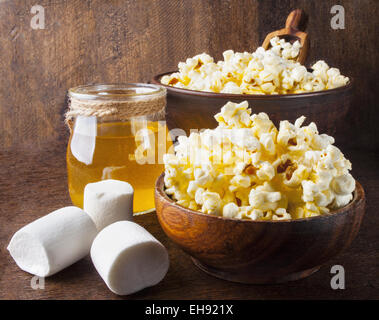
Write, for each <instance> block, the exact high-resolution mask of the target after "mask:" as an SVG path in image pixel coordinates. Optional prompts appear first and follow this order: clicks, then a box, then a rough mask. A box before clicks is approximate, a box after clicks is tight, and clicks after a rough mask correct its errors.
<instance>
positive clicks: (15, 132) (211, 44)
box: [0, 0, 379, 150]
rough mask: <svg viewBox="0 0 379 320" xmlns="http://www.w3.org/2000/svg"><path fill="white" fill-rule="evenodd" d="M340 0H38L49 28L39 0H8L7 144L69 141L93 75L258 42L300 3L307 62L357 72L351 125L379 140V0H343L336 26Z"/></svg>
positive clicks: (3, 80) (1, 31) (2, 126)
mask: <svg viewBox="0 0 379 320" xmlns="http://www.w3.org/2000/svg"><path fill="white" fill-rule="evenodd" d="M336 2H337V1H335V0H327V1H322V2H320V1H309V0H299V1H296V0H281V1H273V0H272V1H253V0H243V1H232V0H230V1H226V0H225V1H213V0H186V1H167V0H155V1H153V0H140V1H116V0H113V1H102V0H97V1H96V0H93V1H91V0H87V1H83V0H66V1H63V0H61V1H59V0H55V1H46V0H41V1H37V3H38V4H39V5H42V6H43V7H44V8H45V17H46V25H45V29H44V30H33V29H32V28H31V26H30V21H31V18H32V16H33V14H32V13H31V12H30V9H31V7H32V6H33V5H35V4H36V1H29V0H27V1H19V0H16V1H0V43H1V45H0V130H1V135H0V150H9V149H14V148H16V149H19V148H32V149H36V148H37V149H38V148H43V149H45V148H50V147H51V145H57V144H61V145H62V146H63V145H64V144H65V143H66V139H67V131H66V130H65V128H64V125H63V121H62V119H63V117H62V115H63V113H64V110H65V107H66V106H65V95H66V91H67V89H68V88H70V87H72V86H76V85H80V84H85V83H95V82H130V81H149V80H150V79H151V77H152V76H153V75H154V74H157V73H160V72H164V71H168V70H173V69H175V68H176V65H177V63H178V62H179V61H182V60H183V59H185V58H187V57H189V56H193V55H195V54H197V53H200V52H208V53H210V54H211V55H214V56H216V57H218V58H220V57H221V53H222V52H223V51H224V50H226V49H230V48H233V49H234V50H236V51H243V50H254V49H255V48H256V47H257V46H258V45H260V44H261V43H262V41H263V39H264V36H265V35H266V34H267V33H268V32H270V31H272V30H275V29H278V28H280V27H282V26H283V25H284V22H285V18H286V15H287V14H288V13H289V12H290V10H292V9H294V8H303V9H304V10H305V11H306V12H307V13H308V14H309V16H310V17H309V23H308V31H309V34H310V38H311V50H310V55H309V59H308V62H309V63H311V62H313V61H315V60H317V59H319V58H320V59H321V58H322V59H325V60H326V61H327V62H328V63H330V64H331V65H333V66H338V67H339V68H340V69H341V70H342V71H343V73H344V74H347V75H349V76H352V77H354V78H355V90H356V103H355V107H354V110H353V112H352V113H351V117H350V121H349V123H347V128H351V131H354V132H359V134H356V135H355V136H354V139H352V144H353V145H355V146H364V147H369V148H376V147H378V146H379V140H378V139H372V137H377V136H378V135H379V126H378V125H377V119H378V117H379V109H378V108H377V106H376V101H375V88H376V87H377V83H378V76H377V70H378V54H377V51H378V46H377V43H378V41H377V40H378V38H379V37H378V30H379V28H378V19H377V17H378V14H379V12H378V1H376V0H361V1H357V0H345V1H338V4H341V5H343V6H344V8H345V29H344V30H333V29H332V28H331V27H330V19H331V17H332V14H331V13H330V9H331V7H332V6H333V5H334V4H336Z"/></svg>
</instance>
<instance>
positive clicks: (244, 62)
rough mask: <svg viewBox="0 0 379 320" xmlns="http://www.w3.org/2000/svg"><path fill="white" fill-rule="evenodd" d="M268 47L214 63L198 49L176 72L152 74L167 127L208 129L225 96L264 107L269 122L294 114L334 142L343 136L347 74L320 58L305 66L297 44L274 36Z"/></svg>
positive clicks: (226, 54) (226, 55)
mask: <svg viewBox="0 0 379 320" xmlns="http://www.w3.org/2000/svg"><path fill="white" fill-rule="evenodd" d="M270 42H271V47H270V49H268V50H265V49H264V48H262V47H259V48H258V49H257V50H256V51H255V52H253V53H249V52H243V53H241V52H234V51H232V50H227V51H225V52H224V53H223V60H221V61H218V62H215V60H214V59H213V58H212V57H211V56H210V55H208V54H205V53H203V54H199V55H196V56H195V57H193V58H188V59H187V60H186V62H180V63H179V64H178V71H177V72H168V73H164V74H160V75H157V76H155V77H154V78H153V80H152V82H154V83H156V84H159V85H163V86H164V87H165V88H166V89H167V113H168V114H167V120H168V125H169V128H170V129H173V128H180V129H183V130H185V131H186V133H187V134H188V133H189V132H190V130H191V129H203V128H214V127H216V125H217V123H216V121H215V120H214V117H213V115H214V114H215V113H217V112H218V110H219V108H220V106H222V105H224V104H225V103H226V102H228V101H233V102H242V101H245V100H247V101H248V102H249V103H250V104H251V105H253V106H254V111H255V112H258V113H259V112H265V113H267V114H268V115H269V117H270V119H271V120H272V121H273V122H274V124H275V125H279V122H280V120H282V119H287V120H289V121H291V122H293V121H295V120H296V119H297V118H299V117H300V116H302V115H304V116H306V117H307V121H309V122H312V121H313V122H316V123H317V125H318V127H319V129H320V130H321V131H322V132H325V133H327V134H330V135H333V136H334V137H336V139H337V140H338V142H340V138H341V139H343V137H344V127H346V115H347V114H348V111H349V108H350V105H351V95H352V90H351V89H352V79H351V78H348V77H346V76H344V75H342V74H341V72H340V70H339V69H337V68H333V67H330V66H329V65H328V64H327V63H326V62H325V61H323V60H320V61H317V62H316V63H313V64H311V68H309V69H307V68H306V67H305V66H304V65H301V64H300V63H299V62H296V61H295V60H296V58H297V56H298V54H299V50H300V48H301V45H300V43H299V42H298V41H295V42H294V43H292V44H291V43H290V42H286V41H285V40H284V39H279V38H278V37H275V38H273V39H271V41H270Z"/></svg>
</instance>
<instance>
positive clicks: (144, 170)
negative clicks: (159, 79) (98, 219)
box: [66, 84, 172, 213]
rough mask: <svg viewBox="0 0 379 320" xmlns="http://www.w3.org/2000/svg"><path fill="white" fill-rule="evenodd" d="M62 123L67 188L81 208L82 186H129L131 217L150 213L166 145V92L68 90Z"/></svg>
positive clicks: (106, 87)
mask: <svg viewBox="0 0 379 320" xmlns="http://www.w3.org/2000/svg"><path fill="white" fill-rule="evenodd" d="M69 99H70V103H69V110H68V112H67V113H66V122H67V123H68V125H69V128H70V131H71V134H70V139H69V143H68V147H67V172H68V188H69V193H70V197H71V200H72V202H73V204H74V205H76V206H78V207H83V191H84V187H85V186H86V184H87V183H91V182H96V181H100V180H104V179H116V180H122V181H126V182H129V183H130V184H131V185H132V186H133V188H134V202H133V208H134V213H144V212H148V211H151V210H152V209H154V207H155V206H154V186H155V181H156V179H157V178H158V176H159V175H160V174H161V173H162V172H163V171H164V166H163V159H162V157H163V154H164V153H166V152H167V151H168V148H169V147H170V146H171V145H172V143H171V139H170V138H169V135H168V130H167V127H166V122H165V106H166V89H165V88H163V87H160V86H156V85H150V84H122V85H113V84H101V85H86V86H79V87H76V88H72V89H70V90H69Z"/></svg>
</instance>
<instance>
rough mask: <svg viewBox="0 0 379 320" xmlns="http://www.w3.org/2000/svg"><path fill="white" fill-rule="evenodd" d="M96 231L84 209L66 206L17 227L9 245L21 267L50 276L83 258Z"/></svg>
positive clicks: (33, 272) (37, 273) (41, 275)
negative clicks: (21, 226) (19, 227)
mask: <svg viewBox="0 0 379 320" xmlns="http://www.w3.org/2000/svg"><path fill="white" fill-rule="evenodd" d="M96 234H97V230H96V226H95V224H94V223H93V221H92V220H91V218H90V217H89V216H88V215H87V214H86V213H85V212H84V211H83V210H81V209H79V208H77V207H73V206H71V207H65V208H62V209H59V210H56V211H53V212H51V213H50V214H48V215H46V216H44V217H42V218H40V219H37V220H35V221H34V222H32V223H30V224H28V225H26V226H25V227H23V228H21V229H20V230H18V231H17V232H16V233H15V234H14V235H13V237H12V239H11V241H10V243H9V245H8V248H7V249H8V250H9V252H10V254H11V256H12V258H13V259H14V260H15V262H16V263H17V265H18V266H19V267H20V268H21V269H22V270H24V271H26V272H29V273H32V274H35V275H37V276H40V277H47V276H50V275H53V274H54V273H57V272H59V271H61V270H62V269H64V268H66V267H68V266H69V265H71V264H73V263H75V262H76V261H78V260H80V259H82V258H84V257H85V256H86V255H87V254H88V253H89V251H90V247H91V244H92V241H93V239H94V238H95V236H96Z"/></svg>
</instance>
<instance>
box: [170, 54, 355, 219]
mask: <svg viewBox="0 0 379 320" xmlns="http://www.w3.org/2000/svg"><path fill="white" fill-rule="evenodd" d="M228 55H229V53H228ZM228 55H227V58H228V59H230V57H229V56H228ZM243 58H244V56H241V59H242V61H243ZM233 63H237V62H236V61H234V62H233ZM239 63H241V62H239ZM322 68H324V65H323V64H320V69H322ZM215 118H216V120H217V121H218V127H217V128H215V129H213V130H210V129H207V130H204V131H202V132H200V133H197V132H193V133H191V135H190V136H189V137H184V136H181V137H179V138H178V144H177V145H176V146H175V154H166V155H164V157H163V160H164V164H165V177H164V183H165V187H166V189H165V192H166V193H167V194H168V195H169V196H170V197H171V198H172V199H173V200H175V201H176V202H177V204H179V205H181V206H184V207H187V208H190V209H192V210H198V211H201V212H203V213H207V214H213V215H219V216H223V217H226V218H237V219H251V220H288V219H300V218H309V217H314V216H319V215H323V214H327V213H329V212H330V211H331V210H334V209H336V208H340V207H342V206H345V205H347V204H348V203H349V202H350V201H351V200H352V198H353V195H352V193H353V191H354V190H355V180H354V178H353V177H352V175H351V174H350V172H349V171H350V170H351V163H350V161H349V160H347V159H346V158H345V157H344V155H343V153H342V152H341V151H340V150H339V149H338V148H337V147H335V146H334V145H333V143H334V139H333V137H330V136H328V135H326V134H319V132H318V130H317V126H316V124H314V123H310V124H308V125H304V121H305V117H300V118H298V119H297V120H296V121H295V123H290V122H289V121H286V120H284V121H281V122H280V125H279V130H278V129H277V128H276V127H275V125H274V124H273V123H272V121H271V120H270V119H269V117H268V115H267V114H265V113H259V114H251V109H250V108H249V106H248V103H247V102H246V101H244V102H241V103H239V104H237V103H233V102H228V103H227V104H225V105H224V106H223V107H222V108H221V110H220V112H219V113H218V114H216V115H215Z"/></svg>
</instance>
